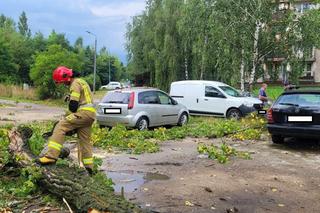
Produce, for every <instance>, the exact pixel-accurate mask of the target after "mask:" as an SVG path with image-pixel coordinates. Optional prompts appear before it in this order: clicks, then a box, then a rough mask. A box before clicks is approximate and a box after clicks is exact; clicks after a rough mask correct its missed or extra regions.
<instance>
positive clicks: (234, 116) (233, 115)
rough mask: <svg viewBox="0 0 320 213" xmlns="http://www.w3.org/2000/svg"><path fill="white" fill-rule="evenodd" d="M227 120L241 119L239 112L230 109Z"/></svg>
mask: <svg viewBox="0 0 320 213" xmlns="http://www.w3.org/2000/svg"><path fill="white" fill-rule="evenodd" d="M227 118H230V119H236V120H239V119H240V118H241V112H240V110H238V109H230V110H228V112H227Z"/></svg>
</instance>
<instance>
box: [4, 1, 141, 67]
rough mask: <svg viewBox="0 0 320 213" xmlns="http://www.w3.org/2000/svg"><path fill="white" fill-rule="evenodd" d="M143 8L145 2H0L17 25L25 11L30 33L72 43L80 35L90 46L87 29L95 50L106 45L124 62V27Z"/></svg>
mask: <svg viewBox="0 0 320 213" xmlns="http://www.w3.org/2000/svg"><path fill="white" fill-rule="evenodd" d="M144 8H145V0H0V13H1V14H4V15H5V16H9V17H11V18H13V19H14V20H15V21H16V22H17V21H18V19H19V15H20V14H21V13H22V11H25V12H26V14H27V18H28V24H29V27H30V28H31V30H32V33H33V34H34V33H35V32H37V31H41V32H42V33H43V34H44V35H45V36H47V35H49V34H50V32H51V31H52V29H54V30H56V32H58V33H65V34H66V37H67V38H68V39H69V41H70V42H71V44H73V43H74V41H75V40H76V38H77V37H79V36H81V37H82V38H83V40H84V44H85V45H87V44H88V45H93V44H94V37H93V36H90V35H89V34H87V33H86V30H89V31H91V32H93V33H95V34H96V35H97V37H98V48H101V47H102V46H106V47H107V49H108V50H109V51H110V52H111V54H113V55H117V56H118V57H120V59H121V60H122V61H123V62H126V51H125V47H124V44H125V32H126V25H127V23H128V22H130V20H131V17H132V16H134V15H137V14H141V12H142V11H143V10H144Z"/></svg>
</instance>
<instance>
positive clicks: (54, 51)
mask: <svg viewBox="0 0 320 213" xmlns="http://www.w3.org/2000/svg"><path fill="white" fill-rule="evenodd" d="M58 66H67V67H70V68H72V69H74V70H80V69H81V67H82V64H81V60H80V58H79V56H78V55H77V54H75V53H73V52H70V51H68V50H67V49H65V48H63V47H61V46H60V45H57V44H54V45H50V46H49V47H48V49H47V51H45V52H39V53H37V54H36V56H35V63H34V64H33V65H32V67H31V72H30V78H31V79H32V81H33V82H34V84H35V86H36V87H37V90H38V95H39V98H40V99H46V98H57V97H61V95H62V94H63V90H62V89H61V88H58V87H57V86H56V85H55V83H54V82H53V80H52V72H53V70H54V69H55V68H57V67H58Z"/></svg>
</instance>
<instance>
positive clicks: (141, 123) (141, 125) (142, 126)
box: [136, 117, 149, 130]
mask: <svg viewBox="0 0 320 213" xmlns="http://www.w3.org/2000/svg"><path fill="white" fill-rule="evenodd" d="M148 127H149V123H148V119H147V118H146V117H141V118H139V120H138V121H137V123H136V128H137V129H138V130H146V129H148Z"/></svg>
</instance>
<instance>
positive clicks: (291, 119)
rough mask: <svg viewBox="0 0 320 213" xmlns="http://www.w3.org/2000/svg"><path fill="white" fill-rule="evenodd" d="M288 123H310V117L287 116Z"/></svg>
mask: <svg viewBox="0 0 320 213" xmlns="http://www.w3.org/2000/svg"><path fill="white" fill-rule="evenodd" d="M288 122H312V116H288Z"/></svg>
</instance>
